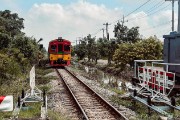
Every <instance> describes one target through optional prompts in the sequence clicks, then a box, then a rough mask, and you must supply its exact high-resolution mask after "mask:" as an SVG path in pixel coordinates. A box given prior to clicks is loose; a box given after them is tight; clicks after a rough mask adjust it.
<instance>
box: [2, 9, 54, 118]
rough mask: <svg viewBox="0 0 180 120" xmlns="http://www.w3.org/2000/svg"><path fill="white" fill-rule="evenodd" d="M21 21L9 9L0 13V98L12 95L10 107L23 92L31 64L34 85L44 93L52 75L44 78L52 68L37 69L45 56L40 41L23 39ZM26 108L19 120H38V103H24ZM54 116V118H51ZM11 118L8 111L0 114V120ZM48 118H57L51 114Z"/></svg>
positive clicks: (25, 88)
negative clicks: (29, 119)
mask: <svg viewBox="0 0 180 120" xmlns="http://www.w3.org/2000/svg"><path fill="white" fill-rule="evenodd" d="M23 21H24V19H23V18H21V17H19V16H18V14H17V13H12V12H11V11H10V10H4V11H0V96H7V95H13V98H14V106H15V104H16V102H17V98H18V96H21V92H22V89H24V90H25V91H27V90H28V89H30V87H29V86H30V85H29V71H30V70H31V68H32V66H33V65H36V67H35V73H36V86H37V87H38V88H39V89H41V90H43V89H44V90H46V92H47V93H48V90H49V89H50V86H49V85H48V83H49V82H50V80H51V79H53V77H52V76H45V75H46V74H48V73H49V72H52V69H45V68H42V67H39V66H38V63H39V61H40V59H42V58H43V57H44V56H45V54H47V52H46V50H45V48H43V47H42V46H41V44H40V42H41V41H42V40H43V39H42V38H40V39H39V40H37V39H36V38H34V37H29V36H27V35H26V34H25V33H24V32H22V29H23V28H24V23H23ZM26 106H28V107H27V108H25V109H24V110H22V111H21V112H20V114H19V118H21V119H26V118H32V119H38V118H39V117H40V114H41V112H40V106H41V103H35V104H34V103H32V104H26ZM53 115H54V116H53ZM10 117H12V112H0V120H2V119H4V118H10ZM51 117H57V115H56V114H52V115H51Z"/></svg>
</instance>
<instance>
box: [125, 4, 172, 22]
mask: <svg viewBox="0 0 180 120" xmlns="http://www.w3.org/2000/svg"><path fill="white" fill-rule="evenodd" d="M169 5H170V4H168V5H167V6H165V7H163V8H161V9H159V10H157V11H155V12H152V13H150V14H148V15H145V16H141V17H136V18H131V19H129V20H128V21H132V20H137V19H142V18H146V17H148V16H151V15H153V14H155V13H157V12H159V11H161V10H163V9H165V8H167V7H168V6H169Z"/></svg>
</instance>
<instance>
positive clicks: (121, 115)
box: [65, 68, 128, 120]
mask: <svg viewBox="0 0 180 120" xmlns="http://www.w3.org/2000/svg"><path fill="white" fill-rule="evenodd" d="M65 70H66V71H67V72H68V73H69V74H70V75H71V76H73V77H74V78H75V79H76V80H78V81H79V82H81V83H82V84H83V85H84V86H85V87H86V88H88V90H89V91H91V92H92V93H93V95H95V96H96V97H97V98H98V99H99V100H101V101H102V102H103V103H104V104H105V105H107V107H109V108H110V109H111V110H112V112H115V114H116V115H117V116H119V118H121V119H123V120H128V118H127V117H125V116H124V115H123V114H122V113H121V112H119V111H118V110H117V109H116V108H115V107H114V106H112V105H111V104H110V103H108V102H107V101H106V100H105V99H103V98H102V97H101V96H100V95H99V94H98V93H97V92H95V91H94V90H93V89H91V88H90V87H89V86H88V85H87V84H85V83H84V82H83V81H81V80H80V79H79V78H78V77H77V76H76V75H74V74H73V73H72V72H70V71H69V70H68V69H67V68H65Z"/></svg>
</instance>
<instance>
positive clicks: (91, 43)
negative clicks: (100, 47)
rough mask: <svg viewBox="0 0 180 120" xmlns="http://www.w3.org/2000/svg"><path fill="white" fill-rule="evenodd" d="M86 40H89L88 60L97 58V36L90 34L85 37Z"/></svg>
mask: <svg viewBox="0 0 180 120" xmlns="http://www.w3.org/2000/svg"><path fill="white" fill-rule="evenodd" d="M84 39H85V41H87V45H86V46H87V47H86V48H87V57H88V61H90V59H92V60H94V59H95V57H94V56H95V54H96V51H95V50H96V43H95V37H94V38H92V37H91V35H90V34H89V35H88V36H87V37H85V38H84Z"/></svg>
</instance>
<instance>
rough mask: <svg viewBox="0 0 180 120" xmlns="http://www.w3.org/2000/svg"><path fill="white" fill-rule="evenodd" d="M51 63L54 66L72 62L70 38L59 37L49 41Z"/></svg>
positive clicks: (66, 64)
mask: <svg viewBox="0 0 180 120" xmlns="http://www.w3.org/2000/svg"><path fill="white" fill-rule="evenodd" d="M48 57H49V64H50V66H52V67H55V66H56V67H58V66H68V65H70V63H71V42H70V41H69V40H65V39H62V37H59V38H58V39H55V40H52V41H50V42H49V47H48Z"/></svg>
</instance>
